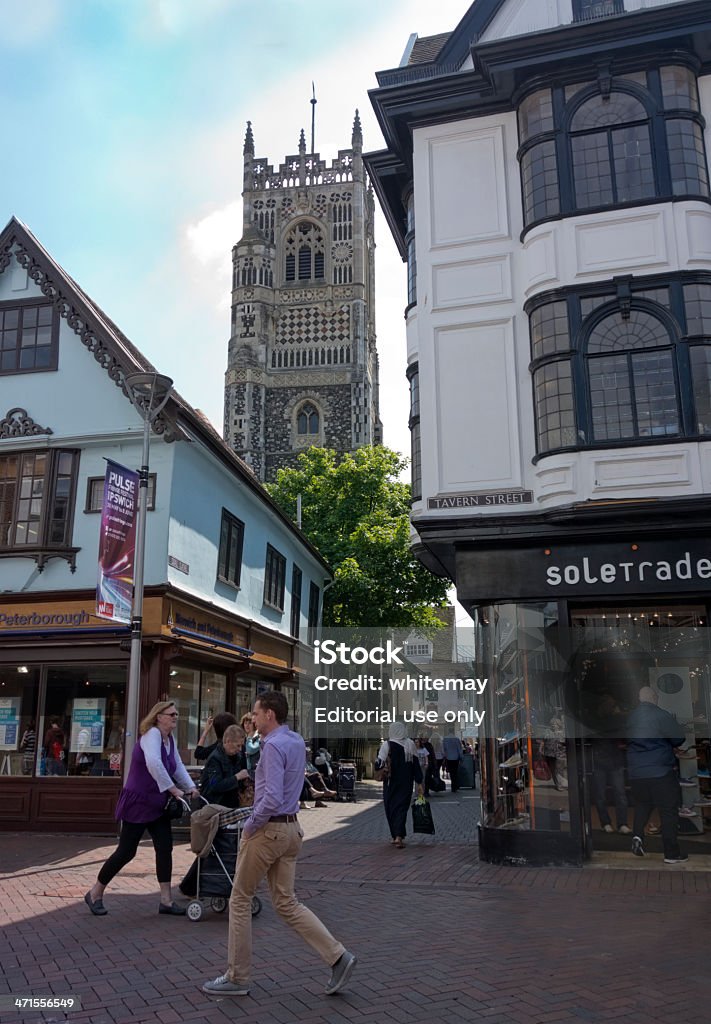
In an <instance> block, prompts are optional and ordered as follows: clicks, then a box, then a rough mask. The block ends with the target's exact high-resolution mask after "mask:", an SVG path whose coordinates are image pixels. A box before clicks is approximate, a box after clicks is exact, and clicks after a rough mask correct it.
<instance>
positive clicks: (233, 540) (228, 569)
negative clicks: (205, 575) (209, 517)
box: [217, 508, 244, 590]
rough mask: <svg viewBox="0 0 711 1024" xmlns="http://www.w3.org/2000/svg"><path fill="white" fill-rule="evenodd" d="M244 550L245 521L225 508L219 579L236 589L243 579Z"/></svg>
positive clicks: (219, 553)
mask: <svg viewBox="0 0 711 1024" xmlns="http://www.w3.org/2000/svg"><path fill="white" fill-rule="evenodd" d="M243 551H244V523H243V522H242V520H241V519H238V518H237V516H235V515H233V514H232V513H231V512H228V511H227V509H226V508H223V509H222V516H221V518H220V543H219V546H218V549H217V579H218V580H219V581H220V583H225V584H227V586H229V587H234V588H235V590H239V587H240V583H241V579H242V554H243ZM233 556H234V557H233ZM232 567H234V568H232Z"/></svg>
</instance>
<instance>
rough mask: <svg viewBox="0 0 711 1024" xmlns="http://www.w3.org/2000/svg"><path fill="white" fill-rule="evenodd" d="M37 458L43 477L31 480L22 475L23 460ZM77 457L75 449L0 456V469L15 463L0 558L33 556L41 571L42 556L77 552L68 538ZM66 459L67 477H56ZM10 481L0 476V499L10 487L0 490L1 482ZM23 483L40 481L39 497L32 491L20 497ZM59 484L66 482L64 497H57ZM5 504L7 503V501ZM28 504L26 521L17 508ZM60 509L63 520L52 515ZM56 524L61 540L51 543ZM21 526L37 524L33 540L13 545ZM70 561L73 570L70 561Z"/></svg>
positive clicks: (0, 533)
mask: <svg viewBox="0 0 711 1024" xmlns="http://www.w3.org/2000/svg"><path fill="white" fill-rule="evenodd" d="M40 457H44V459H45V467H44V471H43V473H42V474H41V475H35V474H34V473H33V474H32V476H31V477H30V476H28V475H27V473H24V474H23V462H24V460H26V459H32V460H36V459H37V458H40ZM79 457H80V452H79V449H76V448H34V449H24V450H21V451H9V452H3V453H2V454H0V466H2V465H4V464H9V463H10V461H11V460H16V475H15V477H14V481H15V483H14V490H13V493H12V497H11V498H10V501H11V502H12V509H11V510H10V513H9V516H10V518H9V519H5V518H3V522H2V523H0V555H2V556H21V555H28V556H34V557H37V560H38V562H39V564H40V567H43V565H44V561H45V560H46V559H45V558H44V557H43V556H44V554H47V555H51V554H52V553H60V554H61V553H64V554H65V555H66V554H73V553H75V552H76V550H77V549H76V548H73V547H72V535H73V530H74V513H75V508H76V496H77V482H78V479H79ZM66 458H68V459H70V460H71V461H70V471H69V473H60V469H61V464H62V462H63V461H64V460H65V459H66ZM10 479H11V478H10V477H6V476H3V475H0V496H1V493H2V492H3V491H4V490H5V488H7V490H8V491H9V488H10V486H13V485H10V484H6V485H5V487H3V486H2V485H3V481H9V480H10ZM23 479H24V480H29V479H32V480H34V481H40V480H41V481H42V494H41V495H40V496H39V497H37V495H36V492H35V490H34V487H33V488H32V490H33V494H32V496H31V497H30V498H28V497H27V495H23V490H22V486H21V484H20V483H19V482H20V481H21V480H23ZM62 480H65V481H68V487H67V488H66V490H65V493H64V494H62V493H61V490H62V489H63V488H62V487H61V486H60V484H61V481H62ZM5 500H6V501H7V499H5ZM28 500H29V501H30V508H29V509H28V510H27V515H28V516H29V517H30V518H23V519H21V518H20V511H21V510H20V505H21V503H24V502H27V501H28ZM37 501H39V502H40V511H39V516H33V514H32V509H31V505H32V504H33V503H34V502H37ZM0 507H2V505H0ZM60 507H61V508H62V509H63V510H64V512H63V516H61V517H57V515H56V513H57V511H58V509H59V508H60ZM5 514H7V513H5ZM57 522H59V523H61V524H63V525H62V533H63V536H62V539H61V540H58V539H52V531H53V530H54V528H55V526H56V523H57ZM22 523H36V524H37V537H36V539H33V540H31V541H29V542H27V543H22V542H20V543H18V542H17V532H18V528H19V527H20V524H22ZM5 529H7V538H8V539H7V540H6V538H5ZM10 538H11V539H10ZM70 561H71V564H72V566H73V564H74V563H73V558H71V559H70ZM72 571H73V569H72Z"/></svg>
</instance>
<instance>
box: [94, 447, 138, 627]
mask: <svg viewBox="0 0 711 1024" xmlns="http://www.w3.org/2000/svg"><path fill="white" fill-rule="evenodd" d="M137 516H138V473H134V472H133V471H132V470H130V469H126V468H125V467H124V466H119V465H118V464H117V463H116V462H107V464H106V477H105V480H104V501H103V505H102V509H101V533H100V535H99V580H98V584H97V587H96V614H97V615H98V616H99V617H100V618H102V619H113V620H115V621H116V622H130V621H131V603H132V599H133V569H134V565H133V561H134V555H135V550H136V520H137Z"/></svg>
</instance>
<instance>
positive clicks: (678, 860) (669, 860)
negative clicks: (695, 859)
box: [664, 853, 689, 864]
mask: <svg viewBox="0 0 711 1024" xmlns="http://www.w3.org/2000/svg"><path fill="white" fill-rule="evenodd" d="M688 859H689V854H688V853H680V854H679V856H678V857H665V858H664V863H665V864H683V863H684V861H687V860H688Z"/></svg>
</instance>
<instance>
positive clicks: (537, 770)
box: [533, 757, 551, 782]
mask: <svg viewBox="0 0 711 1024" xmlns="http://www.w3.org/2000/svg"><path fill="white" fill-rule="evenodd" d="M533 777H534V779H538V781H539V782H548V781H549V780H550V778H551V770H550V768H549V767H548V765H547V764H546V762H545V761H544V760H543V758H541V757H537V758H536V759H535V760H534V762H533Z"/></svg>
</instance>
